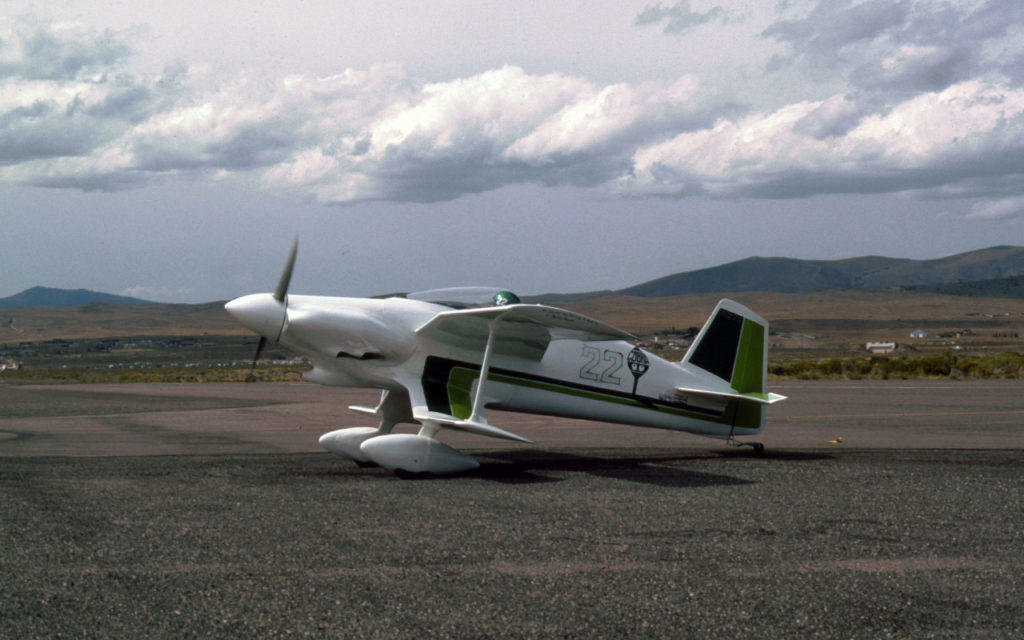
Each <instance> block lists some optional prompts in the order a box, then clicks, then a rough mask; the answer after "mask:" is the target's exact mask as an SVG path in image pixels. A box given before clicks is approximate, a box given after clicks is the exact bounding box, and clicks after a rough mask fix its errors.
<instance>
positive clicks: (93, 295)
mask: <svg viewBox="0 0 1024 640" xmlns="http://www.w3.org/2000/svg"><path fill="white" fill-rule="evenodd" d="M97 302H107V303H113V304H153V303H152V302H150V301H148V300H141V299H139V298H129V297H127V296H117V295H114V294H112V293H101V292H99V291H89V290H88V289H51V288H50V287H32V288H31V289H25V290H24V291H22V292H21V293H16V294H14V295H13V296H8V297H6V298H0V308H3V309H17V308H21V307H78V306H81V305H83V304H93V303H97Z"/></svg>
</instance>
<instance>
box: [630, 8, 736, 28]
mask: <svg viewBox="0 0 1024 640" xmlns="http://www.w3.org/2000/svg"><path fill="white" fill-rule="evenodd" d="M662 20H664V21H665V26H664V27H663V28H662V31H663V32H664V33H668V34H680V33H685V32H686V31H689V30H690V29H692V28H694V27H699V26H700V25H702V24H708V23H709V22H712V21H718V22H727V21H728V20H729V16H728V14H726V12H725V10H724V9H722V7H719V6H715V7H712V8H710V9H708V10H707V11H705V12H704V13H700V12H697V11H693V10H692V9H690V1H689V0H679V1H678V2H676V3H675V4H674V5H672V6H670V7H664V6H662V5H661V4H660V3H659V4H649V5H647V6H646V7H644V9H643V11H641V12H640V13H638V14H637V15H636V19H635V20H634V24H636V25H637V26H644V25H648V24H657V23H659V22H661V21H662Z"/></svg>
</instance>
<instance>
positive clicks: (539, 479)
mask: <svg viewBox="0 0 1024 640" xmlns="http://www.w3.org/2000/svg"><path fill="white" fill-rule="evenodd" d="M473 456H474V457H476V458H477V460H478V461H479V462H480V467H479V468H477V469H474V470H472V471H467V472H465V473H458V474H452V475H444V476H437V475H431V474H410V473H402V472H399V473H397V475H398V476H399V477H401V478H403V479H404V480H418V481H425V480H430V481H435V482H452V481H460V480H465V479H481V480H486V481H490V482H498V483H502V484H536V483H546V482H562V481H564V480H566V479H567V477H566V476H565V474H566V473H585V474H589V475H593V476H597V477H602V478H612V479H617V480H627V481H630V482H639V483H643V484H650V485H656V486H662V487H678V488H686V487H709V486H728V485H745V484H755V483H756V481H753V480H747V479H744V478H741V477H736V476H735V475H728V474H726V473H708V472H707V471H697V470H695V469H692V468H689V467H688V465H689V464H693V463H697V462H700V463H708V462H712V463H721V464H722V465H723V466H722V470H723V471H733V472H734V471H737V470H738V469H736V467H735V465H734V464H733V463H735V462H740V461H741V460H744V459H745V460H749V461H756V462H758V463H768V464H771V463H777V462H784V463H786V464H792V463H794V462H814V461H823V460H832V459H833V458H834V457H833V456H831V455H827V454H823V453H817V452H803V451H801V452H796V451H771V450H769V451H766V452H765V453H764V454H762V455H757V454H755V453H753V452H752V451H749V450H745V449H742V450H740V449H737V450H728V451H723V452H707V453H692V452H690V453H682V452H679V453H676V452H673V453H664V452H660V453H659V452H650V453H646V454H645V453H643V452H640V453H635V452H630V453H629V454H627V455H619V454H616V453H614V452H610V451H607V450H606V451H603V452H602V453H601V454H595V455H585V454H580V453H572V452H565V451H542V450H518V451H475V452H473ZM303 457H305V456H303ZM314 458H315V459H318V460H325V459H328V456H327V455H326V454H314ZM329 459H334V456H330V458H329ZM332 466H333V465H332ZM375 472H376V473H375ZM283 476H316V477H325V476H330V477H335V478H338V479H341V478H347V477H363V478H369V477H374V476H376V477H379V478H389V477H390V478H394V477H395V476H394V475H392V474H390V473H387V472H385V471H384V470H383V469H380V468H377V467H371V468H358V467H355V466H350V465H349V464H348V463H345V462H342V463H341V465H340V466H339V467H333V468H331V469H326V468H321V469H318V470H316V471H313V470H310V469H308V468H306V469H304V470H302V471H297V472H291V471H290V472H280V471H279V472H278V473H277V474H275V478H276V480H275V482H280V480H281V478H282V477H283Z"/></svg>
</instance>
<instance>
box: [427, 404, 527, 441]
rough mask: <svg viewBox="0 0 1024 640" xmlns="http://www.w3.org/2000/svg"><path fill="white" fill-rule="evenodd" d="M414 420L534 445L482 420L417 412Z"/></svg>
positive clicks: (430, 412)
mask: <svg viewBox="0 0 1024 640" xmlns="http://www.w3.org/2000/svg"><path fill="white" fill-rule="evenodd" d="M413 418H415V419H416V420H418V421H420V422H423V421H431V422H436V423H438V424H440V425H443V426H445V427H448V428H449V429H458V430H460V431H466V432H469V433H475V434H477V435H480V436H488V437H491V438H501V439H503V440H512V441H514V442H525V443H526V444H533V441H532V440H527V439H526V438H524V437H522V436H517V435H516V434H514V433H512V432H511V431H505V430H504V429H499V428H498V427H495V426H493V425H489V424H487V423H486V422H483V421H482V420H460V419H458V418H456V417H455V416H452V415H449V414H447V413H438V412H437V411H415V412H413Z"/></svg>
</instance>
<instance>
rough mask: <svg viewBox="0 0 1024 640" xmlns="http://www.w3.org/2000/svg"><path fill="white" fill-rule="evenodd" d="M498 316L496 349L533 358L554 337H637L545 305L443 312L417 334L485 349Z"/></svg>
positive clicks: (614, 338)
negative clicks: (491, 326) (492, 324)
mask: <svg viewBox="0 0 1024 640" xmlns="http://www.w3.org/2000/svg"><path fill="white" fill-rule="evenodd" d="M495 319H498V320H499V321H500V323H501V324H500V325H499V326H498V327H497V330H496V332H495V336H494V349H495V350H496V351H497V352H499V353H505V354H508V355H515V356H519V357H523V358H528V359H531V360H540V359H541V358H542V357H543V356H544V351H545V349H547V346H548V343H549V342H550V341H551V340H560V339H567V338H572V339H576V340H582V341H593V340H636V339H637V338H636V336H634V335H633V334H631V333H628V332H626V331H623V330H621V329H616V328H615V327H613V326H611V325H609V324H605V323H604V322H601V321H599V320H594V319H593V318H588V317H587V316H584V315H581V314H579V313H574V312H572V311H566V310H565V309H558V308H556V307H549V306H546V305H542V304H510V305H505V306H501V307H487V308H484V309H463V310H459V311H443V312H441V313H439V314H437V315H436V316H434V317H433V318H431V319H430V321H428V322H427V323H426V324H424V325H423V326H421V327H420V328H418V329H416V333H417V334H419V335H421V336H424V337H428V338H430V339H432V340H436V341H438V342H443V343H445V344H450V345H454V346H457V347H463V348H467V349H479V350H481V351H483V349H484V347H485V346H486V345H487V336H488V334H489V331H490V323H491V321H492V320H495Z"/></svg>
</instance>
